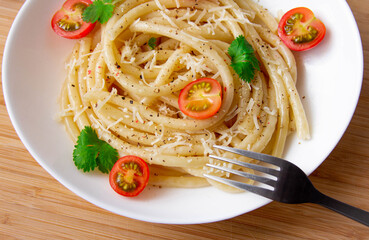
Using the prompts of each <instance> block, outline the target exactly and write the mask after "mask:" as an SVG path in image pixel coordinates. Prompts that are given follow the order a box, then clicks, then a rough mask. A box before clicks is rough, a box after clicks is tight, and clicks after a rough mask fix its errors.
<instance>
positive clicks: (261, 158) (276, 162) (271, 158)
mask: <svg viewBox="0 0 369 240" xmlns="http://www.w3.org/2000/svg"><path fill="white" fill-rule="evenodd" d="M213 147H215V148H218V149H222V150H224V151H228V152H232V153H235V154H238V155H242V156H245V157H249V158H253V159H256V160H259V161H262V162H266V163H270V164H273V165H275V166H278V167H280V166H281V165H282V164H283V163H284V162H285V161H286V160H283V159H281V158H277V157H274V156H270V155H267V154H263V153H257V152H251V151H247V150H243V149H238V148H231V147H225V146H219V145H214V146H213Z"/></svg>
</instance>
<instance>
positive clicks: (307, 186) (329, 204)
mask: <svg viewBox="0 0 369 240" xmlns="http://www.w3.org/2000/svg"><path fill="white" fill-rule="evenodd" d="M214 147H215V148H218V149H221V150H225V151H228V152H232V153H235V154H238V155H242V156H245V157H249V158H253V159H256V160H259V161H262V162H265V163H268V164H272V165H274V166H276V167H277V168H269V167H265V166H261V165H257V164H252V163H246V162H241V161H238V160H234V159H228V158H224V157H219V156H215V155H210V156H209V157H211V158H214V159H218V160H221V161H225V162H228V163H232V164H235V165H238V166H242V167H246V168H250V169H253V170H256V171H258V172H262V173H265V174H267V175H271V176H274V179H273V177H272V178H270V177H267V176H258V175H254V174H250V173H247V172H243V171H238V170H234V169H231V168H226V167H221V166H216V165H213V164H207V166H208V167H212V168H215V169H218V170H221V171H225V172H229V173H232V174H235V175H238V176H241V177H246V178H248V179H252V180H254V181H257V182H260V183H262V184H266V185H269V186H270V187H271V188H270V187H263V186H256V185H251V184H247V183H243V182H239V181H235V180H231V179H227V178H222V177H218V176H213V175H209V174H204V176H205V177H207V178H209V179H212V180H215V181H218V182H221V183H224V184H227V185H230V186H233V187H236V188H239V189H242V190H247V191H250V192H253V193H256V194H258V195H261V196H263V197H266V198H269V199H272V200H275V201H278V202H282V203H316V204H320V205H322V206H324V207H326V208H329V209H331V210H333V211H336V212H338V213H340V214H342V215H344V216H346V217H349V218H351V219H353V220H355V221H358V222H360V223H362V224H364V225H366V226H369V212H366V211H364V210H361V209H359V208H356V207H353V206H350V205H348V204H346V203H343V202H340V201H338V200H335V199H333V198H331V197H328V196H326V195H324V194H322V193H321V192H319V191H318V190H317V189H316V188H315V187H314V186H313V184H312V183H311V181H310V180H309V178H308V177H307V176H306V174H305V173H304V172H303V171H302V170H301V169H300V168H299V167H297V166H296V165H294V164H292V163H290V162H288V161H286V160H284V159H281V158H277V157H273V156H270V155H266V154H262V153H256V152H251V151H246V150H241V149H236V148H230V147H224V146H216V145H215V146H214Z"/></svg>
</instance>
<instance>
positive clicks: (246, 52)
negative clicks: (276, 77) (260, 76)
mask: <svg viewBox="0 0 369 240" xmlns="http://www.w3.org/2000/svg"><path fill="white" fill-rule="evenodd" d="M228 54H229V56H231V59H232V62H231V67H232V68H233V70H234V71H235V72H236V73H237V74H238V76H239V77H240V78H241V79H242V80H244V81H246V82H251V80H252V79H253V78H254V76H255V71H256V70H258V71H260V66H259V61H258V59H257V58H256V56H255V53H254V49H253V48H252V46H251V44H250V43H248V42H247V40H246V38H245V37H244V36H242V35H240V36H238V37H237V38H236V39H235V40H233V42H232V43H231V45H230V46H229V48H228Z"/></svg>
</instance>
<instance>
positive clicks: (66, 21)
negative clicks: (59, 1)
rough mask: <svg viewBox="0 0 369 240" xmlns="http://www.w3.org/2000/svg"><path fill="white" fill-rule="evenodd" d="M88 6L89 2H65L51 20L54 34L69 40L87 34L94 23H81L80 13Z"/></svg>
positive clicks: (75, 0)
mask: <svg viewBox="0 0 369 240" xmlns="http://www.w3.org/2000/svg"><path fill="white" fill-rule="evenodd" d="M90 4H92V1H91V0H67V1H66V2H65V3H64V4H63V6H62V8H61V9H60V10H58V11H57V12H56V13H55V14H54V16H53V18H52V20H51V27H52V28H53V30H54V32H56V34H58V35H59V36H61V37H64V38H69V39H77V38H82V37H84V36H86V35H87V34H89V33H90V32H91V31H92V30H93V29H94V27H95V25H96V23H87V22H85V21H83V20H82V13H83V10H84V9H85V8H86V7H87V6H88V5H90Z"/></svg>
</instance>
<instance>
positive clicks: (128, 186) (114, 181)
mask: <svg viewBox="0 0 369 240" xmlns="http://www.w3.org/2000/svg"><path fill="white" fill-rule="evenodd" d="M148 180H149V167H148V166H147V164H146V162H145V161H144V160H143V159H141V158H139V157H136V156H132V155H127V156H124V157H122V158H120V159H118V161H117V162H116V163H115V164H114V166H113V168H112V170H111V171H110V174H109V183H110V186H111V187H112V188H113V189H114V191H115V192H117V193H118V194H120V195H123V196H126V197H134V196H137V195H138V194H140V193H141V192H142V190H144V188H145V187H146V185H147V183H148Z"/></svg>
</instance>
